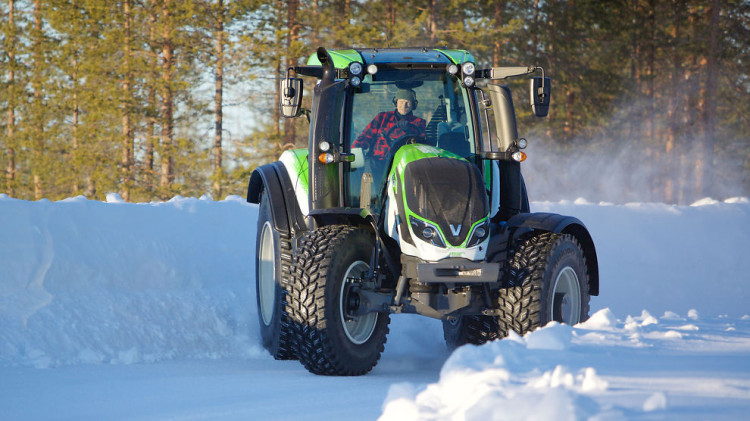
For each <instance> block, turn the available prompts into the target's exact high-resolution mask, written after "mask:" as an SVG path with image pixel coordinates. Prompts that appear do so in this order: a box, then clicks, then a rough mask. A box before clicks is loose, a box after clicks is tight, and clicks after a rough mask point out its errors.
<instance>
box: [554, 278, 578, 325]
mask: <svg viewBox="0 0 750 421" xmlns="http://www.w3.org/2000/svg"><path fill="white" fill-rule="evenodd" d="M550 311H551V314H550V316H551V317H550V319H551V320H554V321H556V322H560V323H566V324H569V325H574V324H576V323H579V322H580V321H581V284H580V283H579V282H578V275H576V271H575V270H573V268H572V267H570V266H565V268H563V270H561V271H560V273H558V274H557V279H555V286H554V288H553V289H552V309H551V310H550Z"/></svg>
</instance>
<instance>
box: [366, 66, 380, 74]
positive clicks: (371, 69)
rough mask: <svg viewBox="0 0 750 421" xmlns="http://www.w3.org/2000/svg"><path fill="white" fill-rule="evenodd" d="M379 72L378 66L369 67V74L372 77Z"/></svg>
mask: <svg viewBox="0 0 750 421" xmlns="http://www.w3.org/2000/svg"><path fill="white" fill-rule="evenodd" d="M377 72H378V66H376V65H374V64H371V65H369V66H367V73H369V74H371V75H374V74H375V73H377Z"/></svg>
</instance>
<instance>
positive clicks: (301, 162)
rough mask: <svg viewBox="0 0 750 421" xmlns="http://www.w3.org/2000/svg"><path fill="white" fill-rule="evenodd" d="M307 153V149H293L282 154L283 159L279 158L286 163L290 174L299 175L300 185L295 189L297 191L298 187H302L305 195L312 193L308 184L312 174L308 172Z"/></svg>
mask: <svg viewBox="0 0 750 421" xmlns="http://www.w3.org/2000/svg"><path fill="white" fill-rule="evenodd" d="M307 153H308V151H307V149H291V150H288V151H284V153H283V154H281V157H280V158H279V160H280V161H281V162H283V163H284V165H285V166H286V167H287V169H288V170H289V172H290V173H292V172H293V173H294V174H296V175H297V181H298V183H299V184H298V185H295V186H294V189H295V190H297V188H298V187H301V188H302V190H303V191H304V192H305V193H309V191H310V188H309V182H308V177H309V175H310V173H309V171H307V168H308V164H307ZM293 181H294V180H293Z"/></svg>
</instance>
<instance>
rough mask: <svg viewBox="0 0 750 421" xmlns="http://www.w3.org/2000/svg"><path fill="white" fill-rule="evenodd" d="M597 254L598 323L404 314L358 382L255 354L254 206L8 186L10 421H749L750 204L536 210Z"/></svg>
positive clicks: (2, 210)
mask: <svg viewBox="0 0 750 421" xmlns="http://www.w3.org/2000/svg"><path fill="white" fill-rule="evenodd" d="M532 208H533V210H535V211H553V212H559V213H564V214H569V215H574V216H577V217H579V218H580V219H581V220H582V221H584V223H586V225H587V226H588V227H589V229H590V231H591V232H592V235H593V237H594V241H595V242H596V245H597V250H598V252H599V263H600V270H601V279H602V295H601V296H600V297H594V298H593V299H592V315H593V317H592V319H591V320H590V321H589V322H587V323H584V324H582V325H578V326H576V327H568V326H561V325H551V326H548V327H546V328H544V329H541V330H539V331H537V332H533V333H531V334H529V335H527V336H526V337H524V338H520V337H517V336H511V337H510V338H507V339H504V340H502V341H498V342H494V343H490V344H487V345H484V346H481V347H473V346H467V347H462V348H460V349H459V350H457V351H456V352H454V353H453V354H452V355H449V354H448V352H447V351H446V350H445V347H444V344H443V340H442V329H441V327H440V323H439V322H437V321H434V320H430V319H426V318H420V317H416V316H410V315H399V316H394V317H393V321H392V324H391V334H390V336H389V339H388V343H387V344H386V351H385V353H384V354H383V357H382V359H381V361H380V363H379V364H378V366H377V367H376V368H375V369H374V370H373V372H372V373H370V374H368V375H367V376H364V377H358V378H328V377H318V376H313V375H310V374H308V373H307V372H306V371H305V370H304V368H302V366H301V365H299V363H297V362H294V361H291V362H289V361H274V360H273V359H271V358H270V356H268V355H267V354H266V353H265V352H264V351H263V350H262V348H261V347H260V346H259V338H258V336H259V335H258V328H257V324H258V319H257V314H256V310H255V292H254V287H253V284H252V282H253V279H252V273H253V272H254V270H253V255H254V239H255V219H256V215H257V207H255V206H253V205H248V204H246V203H244V201H243V200H242V199H241V198H238V197H232V198H229V199H228V200H225V201H221V202H213V201H210V200H201V199H185V198H179V197H178V198H175V199H173V200H171V201H169V202H166V203H153V204H127V203H121V202H120V201H118V199H117V197H116V196H114V195H112V196H110V197H109V203H103V202H95V201H88V200H85V199H83V198H72V199H68V200H65V201H60V202H48V201H40V202H26V201H20V200H14V199H10V198H8V197H7V196H4V195H0V268H2V269H0V420H6V419H7V420H18V419H43V420H50V419H76V420H81V419H97V420H98V419H325V420H337V419H377V418H379V417H382V418H383V419H482V420H484V419H524V418H536V419H586V418H590V417H594V418H598V419H654V418H656V419H660V418H677V417H679V418H684V419H741V418H743V416H744V415H746V414H747V413H748V411H749V410H750V316H748V314H750V304H748V302H750V287H748V284H749V283H750V275H748V274H750V259H748V258H747V257H746V256H745V255H746V254H747V245H748V244H750V202H748V200H747V199H732V200H728V201H725V202H714V201H710V200H705V201H701V202H699V203H696V204H695V205H693V206H669V205H663V204H629V205H622V206H620V205H617V206H615V205H610V204H592V203H587V202H585V201H582V200H579V201H576V202H559V203H558V202H556V203H547V202H544V203H533V204H532Z"/></svg>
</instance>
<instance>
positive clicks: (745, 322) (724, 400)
mask: <svg viewBox="0 0 750 421" xmlns="http://www.w3.org/2000/svg"><path fill="white" fill-rule="evenodd" d="M749 355H750V317H745V318H744V319H741V320H737V321H734V320H733V321H728V320H726V319H720V318H713V319H708V320H702V319H698V317H697V316H696V315H695V314H692V315H691V316H689V317H687V318H685V317H680V316H679V315H677V314H675V313H671V312H670V313H667V314H665V315H664V316H662V317H661V318H659V319H657V318H656V317H654V316H652V315H651V314H649V313H648V312H646V311H644V312H643V313H642V314H641V315H640V316H638V317H630V316H629V317H627V318H626V320H625V321H621V320H617V319H616V317H615V315H614V314H613V313H612V312H611V311H610V310H609V309H604V310H600V311H599V312H597V313H595V314H594V315H593V316H592V317H591V319H590V320H589V321H588V322H586V323H583V324H580V325H577V326H575V327H570V326H566V325H560V324H557V323H555V322H551V323H550V324H549V325H548V326H546V327H545V328H543V329H540V330H537V331H534V332H531V333H529V334H527V335H526V336H524V337H523V338H522V337H520V336H518V335H516V334H511V335H510V336H509V337H508V338H506V339H504V340H502V341H496V342H492V343H489V344H486V345H483V346H464V347H461V348H459V349H458V350H456V351H455V352H454V353H453V355H451V357H450V358H449V359H448V361H447V362H446V363H445V365H444V366H443V369H442V371H441V373H440V380H439V381H438V382H437V383H434V384H431V385H428V386H427V387H422V388H420V387H416V386H414V385H412V384H411V383H401V384H397V385H394V386H391V388H390V391H389V394H388V397H387V398H386V402H385V404H384V411H383V414H382V416H381V417H380V419H381V420H383V421H386V420H400V419H410V420H433V419H466V420H522V419H524V420H526V419H539V420H582V419H634V418H646V419H654V418H656V419H663V418H665V417H666V418H681V419H683V418H687V419H740V418H742V417H743V416H745V415H746V411H747V407H748V404H747V402H748V400H749V399H750V391H748V386H750V379H748V371H750V367H749V366H748V365H749V364H748V362H747V361H748V358H747V357H748V356H749Z"/></svg>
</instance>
